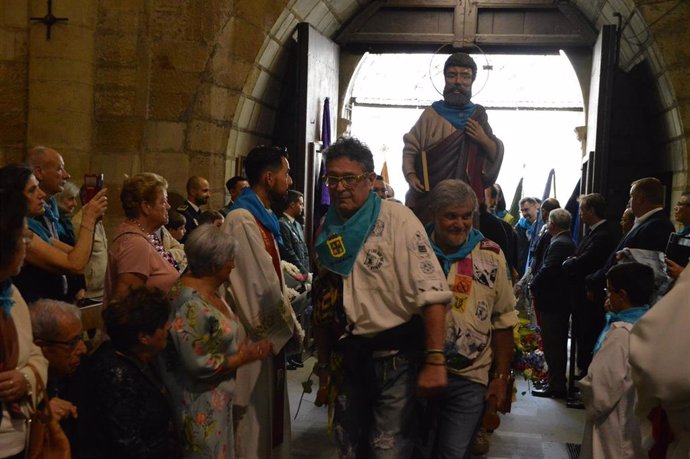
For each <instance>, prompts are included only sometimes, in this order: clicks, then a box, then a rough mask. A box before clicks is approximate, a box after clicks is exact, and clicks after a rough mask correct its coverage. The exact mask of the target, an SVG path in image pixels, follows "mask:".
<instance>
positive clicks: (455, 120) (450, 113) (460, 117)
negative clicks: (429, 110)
mask: <svg viewBox="0 0 690 459" xmlns="http://www.w3.org/2000/svg"><path fill="white" fill-rule="evenodd" d="M431 106H432V107H433V108H434V110H436V113H438V114H439V115H441V116H442V117H443V118H445V119H446V121H448V122H449V123H450V124H452V125H453V127H454V128H455V129H465V125H466V124H467V120H468V119H470V117H471V116H472V114H473V113H474V109H475V108H476V105H475V104H473V103H472V102H469V103H467V104H465V105H463V106H462V107H455V106H453V105H448V104H447V103H446V102H445V101H443V100H437V101H436V102H434V103H433V104H431Z"/></svg>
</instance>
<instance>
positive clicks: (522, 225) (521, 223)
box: [515, 217, 532, 230]
mask: <svg viewBox="0 0 690 459" xmlns="http://www.w3.org/2000/svg"><path fill="white" fill-rule="evenodd" d="M515 227H516V228H522V229H526V230H528V229H530V228H531V227H532V224H531V223H530V222H528V221H527V219H526V218H525V217H520V219H519V220H518V221H517V223H516V224H515Z"/></svg>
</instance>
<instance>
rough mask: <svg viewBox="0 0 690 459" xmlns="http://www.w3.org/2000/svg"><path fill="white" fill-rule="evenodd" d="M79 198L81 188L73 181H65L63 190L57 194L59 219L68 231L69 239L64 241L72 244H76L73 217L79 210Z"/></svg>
mask: <svg viewBox="0 0 690 459" xmlns="http://www.w3.org/2000/svg"><path fill="white" fill-rule="evenodd" d="M78 199H79V188H78V187H77V185H75V184H74V183H72V182H65V187H64V188H63V190H62V191H61V192H59V193H58V194H56V195H55V201H56V202H57V205H58V212H59V213H60V217H59V220H60V223H61V224H62V226H63V227H64V228H65V231H66V233H67V239H65V241H63V242H66V243H67V244H71V245H74V244H75V242H76V238H75V236H74V234H75V233H74V227H73V226H72V217H73V216H74V214H75V212H76V210H77V204H78Z"/></svg>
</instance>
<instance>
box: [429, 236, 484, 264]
mask: <svg viewBox="0 0 690 459" xmlns="http://www.w3.org/2000/svg"><path fill="white" fill-rule="evenodd" d="M426 233H427V234H428V235H429V242H431V247H432V248H433V249H434V253H435V254H436V257H438V261H439V262H441V267H442V268H443V272H444V273H445V274H446V275H448V272H449V271H450V267H451V266H452V265H453V263H455V262H456V261H458V260H462V259H463V258H465V257H467V255H469V254H470V253H471V252H472V250H474V248H475V247H476V246H477V244H479V243H480V242H481V241H482V240H483V239H484V235H483V234H482V233H481V232H480V231H479V230H478V229H476V228H472V229H471V230H470V233H469V234H468V235H467V240H466V241H465V243H464V244H463V245H461V246H460V248H459V249H458V250H456V251H455V252H453V253H449V254H445V253H443V251H442V250H441V249H440V248H439V246H437V245H436V242H434V238H433V233H434V225H433V223H429V224H428V225H426Z"/></svg>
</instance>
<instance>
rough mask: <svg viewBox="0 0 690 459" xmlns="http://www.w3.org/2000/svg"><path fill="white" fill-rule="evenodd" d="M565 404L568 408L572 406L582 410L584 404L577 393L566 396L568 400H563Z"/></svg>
mask: <svg viewBox="0 0 690 459" xmlns="http://www.w3.org/2000/svg"><path fill="white" fill-rule="evenodd" d="M565 406H567V407H568V408H573V409H575V410H584V409H585V404H584V403H583V402H582V397H581V396H580V394H579V393H577V394H571V395H569V396H568V400H566V402H565Z"/></svg>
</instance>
